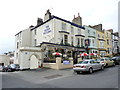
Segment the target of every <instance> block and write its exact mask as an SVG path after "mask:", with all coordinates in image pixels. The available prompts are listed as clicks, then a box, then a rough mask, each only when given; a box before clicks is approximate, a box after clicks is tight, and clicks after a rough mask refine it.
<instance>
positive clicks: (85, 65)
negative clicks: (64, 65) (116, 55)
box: [73, 59, 104, 74]
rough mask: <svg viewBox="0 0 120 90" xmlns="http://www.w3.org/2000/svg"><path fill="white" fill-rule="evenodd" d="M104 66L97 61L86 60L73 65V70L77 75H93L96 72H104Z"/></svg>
mask: <svg viewBox="0 0 120 90" xmlns="http://www.w3.org/2000/svg"><path fill="white" fill-rule="evenodd" d="M103 69H104V65H103V64H101V63H99V62H97V61H95V60H91V59H90V60H84V61H80V62H79V63H78V64H75V65H73V70H74V72H76V73H77V74H79V73H82V72H89V73H93V71H95V70H103Z"/></svg>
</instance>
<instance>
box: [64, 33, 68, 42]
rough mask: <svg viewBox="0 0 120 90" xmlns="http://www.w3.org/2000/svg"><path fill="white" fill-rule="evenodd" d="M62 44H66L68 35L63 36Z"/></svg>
mask: <svg viewBox="0 0 120 90" xmlns="http://www.w3.org/2000/svg"><path fill="white" fill-rule="evenodd" d="M64 43H65V44H67V43H68V35H64Z"/></svg>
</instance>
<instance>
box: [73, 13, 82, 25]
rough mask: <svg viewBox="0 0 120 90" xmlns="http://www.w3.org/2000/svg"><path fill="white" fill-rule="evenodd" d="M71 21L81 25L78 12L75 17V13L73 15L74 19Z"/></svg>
mask: <svg viewBox="0 0 120 90" xmlns="http://www.w3.org/2000/svg"><path fill="white" fill-rule="evenodd" d="M72 22H73V23H75V24H77V25H81V26H82V18H81V17H80V14H79V13H78V17H75V15H74V19H73V20H72Z"/></svg>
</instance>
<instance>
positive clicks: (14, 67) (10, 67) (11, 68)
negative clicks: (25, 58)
mask: <svg viewBox="0 0 120 90" xmlns="http://www.w3.org/2000/svg"><path fill="white" fill-rule="evenodd" d="M19 70H20V66H19V64H10V65H8V71H19Z"/></svg>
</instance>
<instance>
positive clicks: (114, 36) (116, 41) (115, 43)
mask: <svg viewBox="0 0 120 90" xmlns="http://www.w3.org/2000/svg"><path fill="white" fill-rule="evenodd" d="M112 44H113V45H112V53H113V55H117V54H119V33H118V32H114V33H112Z"/></svg>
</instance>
